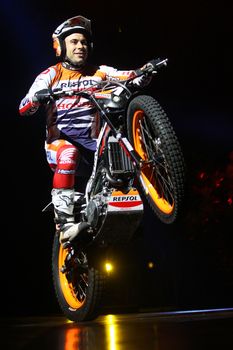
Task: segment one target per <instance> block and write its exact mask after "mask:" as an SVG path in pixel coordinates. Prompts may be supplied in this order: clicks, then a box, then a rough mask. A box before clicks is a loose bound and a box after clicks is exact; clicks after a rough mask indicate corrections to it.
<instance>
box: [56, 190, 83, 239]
mask: <svg viewBox="0 0 233 350" xmlns="http://www.w3.org/2000/svg"><path fill="white" fill-rule="evenodd" d="M52 203H53V206H54V214H55V220H54V221H55V223H56V229H57V231H58V232H59V234H60V238H59V241H60V243H61V244H63V245H64V244H65V243H67V242H71V241H72V240H73V239H74V238H75V237H76V236H77V235H78V234H79V233H80V232H81V231H83V230H84V229H86V228H88V227H89V225H88V224H87V223H86V222H79V223H75V219H74V213H73V211H74V190H73V189H63V188H62V189H56V188H54V189H53V190H52Z"/></svg>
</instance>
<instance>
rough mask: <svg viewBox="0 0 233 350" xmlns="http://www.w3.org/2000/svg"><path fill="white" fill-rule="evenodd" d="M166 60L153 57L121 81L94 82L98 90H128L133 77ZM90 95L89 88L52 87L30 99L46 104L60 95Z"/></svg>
mask: <svg viewBox="0 0 233 350" xmlns="http://www.w3.org/2000/svg"><path fill="white" fill-rule="evenodd" d="M167 61H168V59H167V58H165V59H160V58H157V59H153V60H151V61H149V62H148V63H147V64H146V65H145V66H144V67H143V68H140V69H137V70H135V74H136V75H135V76H134V77H131V78H129V79H126V80H122V81H113V80H105V81H101V82H98V83H96V85H97V87H98V91H101V90H102V91H104V90H107V89H108V90H109V89H113V88H114V87H117V86H121V87H124V88H125V89H126V90H128V88H127V85H129V83H130V82H132V81H133V80H134V79H135V78H137V77H141V76H142V75H150V74H156V73H157V71H158V69H160V68H162V67H164V66H167ZM92 87H93V86H92ZM95 92H96V91H95ZM90 95H91V91H90V90H89V88H87V89H84V90H82V91H80V90H78V91H75V90H64V89H54V90H51V89H50V90H49V89H44V90H40V91H38V92H37V93H36V94H35V96H34V97H32V101H33V102H40V103H43V104H46V103H49V102H54V101H55V100H56V99H59V98H60V97H65V96H80V97H84V98H88V97H90Z"/></svg>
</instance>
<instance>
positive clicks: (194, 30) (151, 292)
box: [1, 0, 233, 315]
mask: <svg viewBox="0 0 233 350" xmlns="http://www.w3.org/2000/svg"><path fill="white" fill-rule="evenodd" d="M232 7H233V5H232V4H230V3H229V2H226V4H225V3H224V1H222V2H221V3H218V4H213V3H212V2H211V1H207V2H201V1H200V2H199V1H192V0H191V1H188V2H186V1H176V2H173V1H171V2H169V1H163V2H162V1H158V2H141V3H139V4H136V3H135V2H131V1H127V2H126V1H124V2H123V1H117V2H106V3H105V2H103V1H101V2H100V3H98V2H96V1H93V2H88V3H87V2H86V4H84V3H81V2H74V1H70V0H66V1H65V2H64V3H57V2H55V1H49V0H48V1H44V0H41V1H38V2H35V3H34V2H33V3H32V2H29V1H20V2H18V1H16V0H15V1H14V0H11V1H9V0H8V1H6V0H3V2H2V3H1V15H2V19H1V27H2V28H1V70H2V72H1V90H2V93H1V94H2V101H1V125H2V129H1V130H2V131H1V150H2V152H1V153H2V154H1V156H2V157H1V158H2V159H1V169H2V170H1V172H2V180H1V182H2V183H1V193H2V195H1V208H2V209H1V213H2V218H1V221H2V230H1V246H2V259H1V260H2V264H1V267H2V279H1V289H2V292H3V297H2V304H3V305H2V307H1V309H2V311H3V313H4V314H6V315H35V314H48V313H57V312H58V313H59V310H58V307H57V303H56V300H55V295H54V293H53V287H52V279H51V249H52V240H53V230H54V226H53V221H52V218H51V216H50V215H49V214H43V213H42V212H41V210H42V208H43V207H44V206H45V205H46V204H47V203H48V202H49V201H50V190H51V180H52V174H51V172H50V169H49V167H48V165H47V162H46V160H45V154H44V149H43V147H44V137H45V122H44V119H43V115H41V113H40V112H39V113H37V115H34V116H32V117H29V118H21V117H20V116H19V113H18V106H19V103H20V101H21V99H22V98H23V97H24V96H25V94H26V92H27V90H28V89H29V87H30V86H31V84H32V82H33V81H34V79H35V77H36V75H37V74H39V73H40V72H41V71H43V70H44V69H46V68H47V67H49V66H50V65H52V64H54V63H55V62H56V60H55V55H54V52H53V49H52V40H51V35H52V32H53V31H54V29H55V28H56V27H57V26H58V25H59V24H60V23H62V22H63V21H64V20H65V19H67V18H70V17H73V16H75V15H79V14H81V15H84V16H86V17H88V18H90V19H91V20H92V27H93V33H94V52H93V60H94V61H96V62H97V63H100V64H108V65H110V66H114V67H117V68H120V69H125V68H126V69H128V68H129V69H131V68H137V67H140V66H142V65H143V64H144V63H146V62H147V61H148V60H150V59H152V58H156V57H168V59H169V62H168V67H167V68H166V69H164V70H163V71H161V72H160V73H159V74H158V75H157V76H156V77H155V79H154V80H153V82H152V84H151V85H150V87H149V89H148V90H149V91H148V92H149V93H151V94H152V95H153V96H154V97H155V98H156V99H157V100H158V101H159V102H160V104H161V105H162V106H163V108H164V109H165V111H166V112H167V114H168V115H169V117H170V119H171V121H172V124H173V127H174V129H175V131H176V133H177V136H178V138H179V141H180V143H181V146H182V148H183V152H184V156H185V161H186V165H187V182H188V183H187V193H186V203H187V204H186V207H185V209H184V212H183V218H182V220H181V222H180V223H177V224H174V225H165V224H161V223H160V222H158V220H157V219H156V218H155V217H153V216H152V214H151V212H150V210H149V209H148V208H147V206H146V207H145V215H144V219H143V225H142V229H141V230H140V232H139V233H138V234H137V235H136V236H135V238H134V239H133V241H132V243H131V244H130V245H129V246H128V247H125V249H124V251H123V252H121V254H119V266H121V268H119V270H118V276H117V277H116V280H117V284H118V285H117V288H116V289H115V291H117V292H114V288H113V295H112V299H111V298H110V303H111V302H112V304H119V305H125V307H127V306H129V305H132V304H135V305H138V306H139V307H140V308H145V307H156V308H158V309H165V308H170V309H171V308H173V309H190V308H209V307H211V308H215V307H216V308H217V307H232V306H233V299H232V293H233V279H232V275H233V254H232V248H233V240H232V234H233V224H232V218H233V210H232V208H233V203H232V201H233V145H232V135H233V121H232V77H233V68H232V62H233V50H232V34H233V28H232V10H233V8H232ZM149 261H152V262H153V263H154V268H153V269H148V262H149Z"/></svg>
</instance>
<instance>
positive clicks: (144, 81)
mask: <svg viewBox="0 0 233 350" xmlns="http://www.w3.org/2000/svg"><path fill="white" fill-rule="evenodd" d="M149 65H150V63H147V64H145V65H144V66H143V67H142V68H140V69H139V71H143V70H144V69H145V68H147V67H148V66H149ZM136 72H137V71H136ZM136 74H137V73H136ZM151 80H152V75H151V74H143V75H141V76H140V77H137V78H135V79H134V80H133V81H132V84H133V85H137V86H140V87H144V86H147V85H149V84H150V82H151Z"/></svg>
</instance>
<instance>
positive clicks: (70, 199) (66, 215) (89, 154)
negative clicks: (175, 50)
mask: <svg viewBox="0 0 233 350" xmlns="http://www.w3.org/2000/svg"><path fill="white" fill-rule="evenodd" d="M52 38H53V48H54V49H55V52H56V56H57V58H58V59H59V61H58V63H57V64H55V65H53V66H51V67H49V68H48V69H46V70H44V71H43V72H42V73H40V74H39V75H38V76H37V77H36V79H35V81H34V82H33V84H32V86H31V88H30V89H29V91H28V93H27V95H26V96H25V97H24V98H23V99H22V101H21V103H20V107H19V113H20V115H22V116H24V115H32V114H34V113H35V112H36V111H37V110H38V108H39V106H40V105H41V104H42V99H41V98H42V97H41V96H42V94H43V93H44V92H48V91H51V90H54V89H78V90H79V91H80V90H83V89H86V88H91V89H92V90H94V89H95V85H94V84H96V83H97V82H99V81H102V80H106V79H108V78H111V79H117V80H119V79H120V80H125V79H127V78H129V77H134V76H135V71H134V70H128V71H123V70H117V69H115V68H113V67H109V66H106V65H101V66H98V67H97V66H94V65H92V64H91V63H90V61H89V57H90V54H91V51H92V47H93V43H92V32H91V21H90V20H89V19H87V18H85V17H83V16H75V17H72V18H70V19H68V20H66V21H65V22H63V23H62V24H61V25H59V26H58V27H57V29H56V30H55V31H54V33H53V36H52ZM149 82H150V78H147V79H145V78H142V77H139V78H135V79H134V80H133V84H135V85H137V86H143V85H147V84H148V83H149ZM43 105H44V108H45V113H46V117H47V124H46V125H47V128H46V142H45V150H46V156H47V161H48V163H49V166H50V167H51V169H52V170H53V172H54V175H53V189H52V192H51V195H52V203H53V205H54V213H55V223H56V229H57V230H58V231H59V232H60V243H61V244H63V243H65V242H67V241H72V240H73V239H74V238H75V237H76V236H77V235H78V234H79V232H81V231H82V230H84V229H86V228H87V226H88V224H86V223H84V222H82V223H76V224H75V220H74V215H73V209H74V191H75V190H74V187H75V175H76V174H77V173H76V170H77V169H79V167H78V165H79V163H80V159H81V158H83V157H84V159H85V160H86V162H89V163H90V165H92V163H93V156H94V151H95V148H96V138H97V136H98V129H99V118H98V114H97V112H96V110H95V108H94V107H93V105H92V104H91V103H90V102H89V101H88V100H86V99H85V98H83V97H81V98H80V97H78V98H77V97H74V96H70V97H69V96H68V97H67V96H66V97H64V98H59V99H58V100H56V101H51V100H49V101H48V103H47V104H43Z"/></svg>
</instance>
